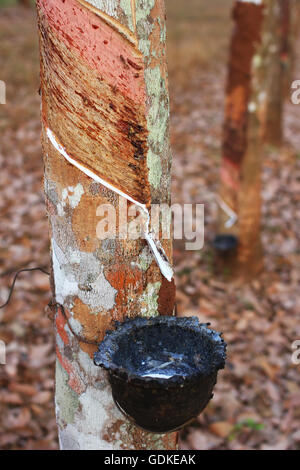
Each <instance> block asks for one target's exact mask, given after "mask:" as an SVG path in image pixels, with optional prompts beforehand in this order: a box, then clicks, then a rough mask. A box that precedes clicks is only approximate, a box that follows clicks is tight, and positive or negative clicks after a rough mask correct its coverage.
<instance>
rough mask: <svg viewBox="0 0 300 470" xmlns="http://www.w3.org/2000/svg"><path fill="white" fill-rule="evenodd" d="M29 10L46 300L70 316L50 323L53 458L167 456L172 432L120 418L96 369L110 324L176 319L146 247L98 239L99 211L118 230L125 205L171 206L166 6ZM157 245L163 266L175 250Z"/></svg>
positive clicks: (70, 3)
mask: <svg viewBox="0 0 300 470" xmlns="http://www.w3.org/2000/svg"><path fill="white" fill-rule="evenodd" d="M37 9H38V18H39V33H40V51H41V90H42V122H43V132H42V141H43V153H44V164H45V194H46V203H47V208H48V215H49V221H50V236H51V253H52V263H53V296H54V298H55V300H56V302H58V303H59V304H62V305H63V306H64V309H65V314H66V316H64V315H63V312H62V310H61V309H59V310H58V313H57V315H56V345H57V366H56V398H55V400H56V415H57V424H58V431H59V440H60V447H61V449H80V450H85V449H124V450H126V449H163V450H166V449H175V448H176V442H177V434H176V433H173V434H169V435H154V434H149V433H147V432H144V431H142V430H139V429H137V428H136V427H135V426H134V425H133V424H130V423H129V422H128V421H127V420H126V419H125V418H124V416H123V415H122V414H121V413H120V412H119V411H118V409H117V408H116V406H115V404H114V402H113V400H112V396H111V390H110V386H109V383H108V380H107V375H106V373H104V372H102V370H101V369H99V368H97V367H96V366H94V364H93V354H94V352H95V350H96V343H97V342H100V341H101V340H102V339H103V337H104V334H105V332H106V330H107V329H110V328H112V327H113V322H114V320H118V321H122V320H123V319H125V317H135V316H137V315H144V316H154V315H159V314H160V315H167V314H168V315H172V314H173V311H174V297H175V286H174V281H173V279H172V280H171V281H169V280H167V279H166V277H165V276H164V275H163V274H162V273H161V270H160V268H159V266H158V264H157V263H156V261H155V260H154V258H153V256H152V254H151V252H150V250H149V248H148V245H147V244H146V242H145V240H144V239H137V240H129V239H128V237H126V236H123V237H113V236H111V237H110V238H108V239H105V240H99V237H98V236H97V233H98V227H97V226H98V224H99V222H101V218H100V217H98V216H97V214H98V215H100V214H99V211H97V209H98V208H99V207H103V204H106V205H110V208H111V206H113V208H115V210H116V213H117V218H116V220H117V228H120V227H122V230H123V231H124V227H126V226H125V225H124V223H123V221H122V220H119V219H120V218H119V216H120V217H121V208H124V205H126V203H127V202H128V201H127V200H128V199H129V200H134V201H137V202H138V203H139V204H140V205H141V204H144V205H145V206H146V207H147V208H149V207H150V204H151V203H153V202H155V203H156V204H159V203H167V204H169V203H170V165H171V155H170V148H169V98H168V85H167V70H166V47H165V38H166V26H165V9H164V2H163V0H136V1H133V0H132V1H130V0H111V1H107V0H89V1H83V0H78V1H77V0H63V1H61V0H37ZM76 165H77V167H76ZM78 165H79V166H78ZM89 171H90V172H92V174H93V175H97V177H99V178H100V180H98V182H97V180H96V181H95V180H94V179H93V178H90V177H89V176H87V174H91V173H89ZM85 173H87V174H85ZM99 181H102V182H103V184H101V183H99ZM109 185H111V186H109ZM109 188H112V189H109ZM120 194H122V195H123V196H124V195H125V197H123V196H122V197H121V196H120ZM129 206H132V204H130V203H129V204H128V210H129ZM131 208H132V207H131ZM100 212H101V211H100ZM102 216H103V214H102ZM122 217H124V215H123V216H122ZM163 245H164V249H165V252H166V254H167V256H168V257H169V259H171V257H172V244H171V241H170V240H166V241H164V243H163ZM66 318H67V319H66ZM74 333H75V334H74ZM89 343H91V344H89Z"/></svg>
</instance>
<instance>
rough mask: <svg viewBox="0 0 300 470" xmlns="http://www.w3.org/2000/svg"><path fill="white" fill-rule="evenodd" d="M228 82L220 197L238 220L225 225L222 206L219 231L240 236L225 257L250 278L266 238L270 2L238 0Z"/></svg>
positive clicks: (239, 274)
mask: <svg viewBox="0 0 300 470" xmlns="http://www.w3.org/2000/svg"><path fill="white" fill-rule="evenodd" d="M233 19H234V23H235V25H234V32H233V36H232V40H231V45H230V59H229V70H228V79H227V87H226V102H225V123H224V137H223V151H222V165H221V187H220V197H221V199H223V201H224V202H225V203H226V204H227V205H228V206H229V207H230V208H231V209H232V210H234V211H235V212H236V214H237V216H238V221H237V223H236V224H235V225H234V226H233V227H230V228H226V227H225V222H226V218H227V215H225V214H224V213H223V212H222V213H221V212H220V217H219V226H218V231H219V233H228V232H229V233H231V234H234V235H236V236H237V237H238V240H239V245H238V249H237V251H236V252H235V253H234V254H233V255H232V256H231V257H228V258H227V259H226V260H225V261H222V262H221V266H222V268H226V269H227V272H228V271H230V272H229V274H230V275H232V276H236V277H239V278H241V279H249V278H251V277H252V276H254V275H255V274H256V273H257V272H258V271H259V270H260V269H261V267H262V261H261V260H262V257H261V244H260V213H261V196H260V192H261V160H262V149H261V139H260V136H259V111H260V105H259V98H260V96H261V95H260V91H261V83H262V79H261V75H262V48H261V37H262V28H263V25H264V5H263V4H262V2H261V3H259V2H257V1H254V0H253V1H248V2H244V1H236V2H235V5H234V9H233Z"/></svg>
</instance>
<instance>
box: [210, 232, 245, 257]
mask: <svg viewBox="0 0 300 470" xmlns="http://www.w3.org/2000/svg"><path fill="white" fill-rule="evenodd" d="M238 243H239V242H238V238H237V237H236V236H235V235H231V234H227V233H224V234H220V235H216V236H215V238H214V240H213V247H214V249H215V250H216V251H217V252H218V253H220V254H221V255H222V254H224V255H225V254H227V253H232V252H233V251H235V250H236V249H237V246H238Z"/></svg>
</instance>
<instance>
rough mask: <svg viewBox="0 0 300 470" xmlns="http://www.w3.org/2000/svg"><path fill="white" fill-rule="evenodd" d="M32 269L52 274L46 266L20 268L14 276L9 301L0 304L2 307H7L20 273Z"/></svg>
mask: <svg viewBox="0 0 300 470" xmlns="http://www.w3.org/2000/svg"><path fill="white" fill-rule="evenodd" d="M31 271H41V272H42V273H44V274H47V276H50V273H48V271H46V270H45V269H44V268H40V267H39V268H24V269H19V271H17V272H16V274H15V276H14V279H13V282H12V285H11V286H10V289H9V295H8V298H7V301H6V302H5V303H4V304H3V305H0V309H1V308H4V307H6V305H8V304H9V302H10V299H11V296H12V295H13V291H14V287H15V283H16V281H17V278H18V276H19V274H21V273H24V272H31Z"/></svg>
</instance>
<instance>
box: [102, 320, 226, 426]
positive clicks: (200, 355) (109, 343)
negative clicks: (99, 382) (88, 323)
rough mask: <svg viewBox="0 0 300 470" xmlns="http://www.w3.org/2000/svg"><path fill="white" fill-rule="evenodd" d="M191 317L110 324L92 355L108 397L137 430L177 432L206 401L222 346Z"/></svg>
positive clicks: (216, 335)
mask: <svg viewBox="0 0 300 470" xmlns="http://www.w3.org/2000/svg"><path fill="white" fill-rule="evenodd" d="M208 325H209V324H201V323H200V322H199V320H198V318H197V317H190V318H176V317H154V318H141V317H138V318H135V319H134V320H126V321H125V322H124V323H118V322H116V329H115V330H114V331H108V332H107V334H106V336H105V338H104V340H103V342H102V343H101V344H100V345H99V349H98V351H97V352H96V353H95V356H94V362H95V364H96V365H97V366H100V367H103V368H104V369H106V370H108V372H109V379H110V383H111V387H112V395H113V398H114V400H115V402H116V404H117V406H118V407H119V409H120V410H121V411H122V412H123V413H124V414H125V415H126V416H127V417H128V418H129V419H130V420H131V421H133V422H134V423H135V424H136V425H137V426H139V427H141V428H143V429H145V430H147V431H149V432H155V433H167V432H171V431H175V430H177V429H180V428H181V427H183V426H184V425H185V424H187V423H188V422H190V421H191V420H192V419H194V418H196V417H197V416H198V415H199V413H201V411H202V410H203V409H204V408H205V407H206V405H207V404H208V402H209V401H210V399H211V398H212V396H213V395H212V391H213V388H214V385H215V384H216V381H217V373H218V370H219V369H222V368H224V365H225V358H226V344H225V342H224V340H223V339H222V338H221V335H220V334H219V333H216V332H215V331H213V330H211V329H209V328H208Z"/></svg>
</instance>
